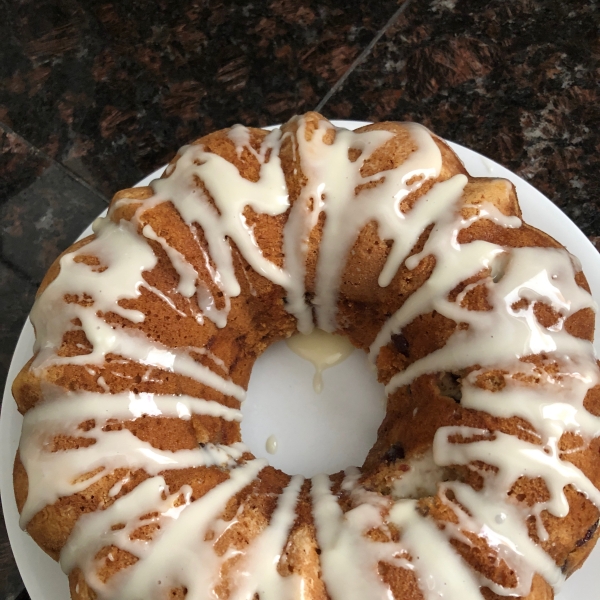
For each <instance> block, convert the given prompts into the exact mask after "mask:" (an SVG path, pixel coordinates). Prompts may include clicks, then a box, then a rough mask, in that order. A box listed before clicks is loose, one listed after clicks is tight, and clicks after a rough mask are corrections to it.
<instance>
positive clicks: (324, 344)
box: [285, 327, 354, 394]
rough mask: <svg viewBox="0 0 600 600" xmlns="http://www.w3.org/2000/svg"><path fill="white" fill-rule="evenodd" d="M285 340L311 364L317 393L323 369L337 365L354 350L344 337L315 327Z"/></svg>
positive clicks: (320, 386) (321, 388)
mask: <svg viewBox="0 0 600 600" xmlns="http://www.w3.org/2000/svg"><path fill="white" fill-rule="evenodd" d="M285 342H286V344H287V345H288V348H290V350H292V351H293V352H295V353H296V354H297V355H298V356H300V357H301V358H303V359H305V360H308V361H309V362H311V363H312V364H313V366H314V368H315V376H314V378H313V388H314V390H315V392H317V394H320V393H321V392H322V391H323V371H324V370H325V369H329V368H331V367H334V366H335V365H339V364H340V363H341V362H342V361H344V360H346V359H347V358H348V357H349V356H350V354H352V352H354V346H353V345H352V344H351V343H350V341H349V340H347V339H346V338H344V337H342V336H340V335H332V334H331V333H327V332H325V331H323V330H322V329H318V328H316V327H315V328H314V329H313V330H312V331H311V332H310V333H309V334H304V333H299V334H297V335H293V336H292V337H289V338H288V339H287V340H286V341H285Z"/></svg>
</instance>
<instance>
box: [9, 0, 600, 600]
mask: <svg viewBox="0 0 600 600" xmlns="http://www.w3.org/2000/svg"><path fill="white" fill-rule="evenodd" d="M154 4H155V5H156V8H155V9H154V10H153V11H149V10H148V8H147V7H148V4H147V3H143V2H141V1H139V0H137V1H134V0H123V1H121V2H103V1H95V2H92V1H91V0H88V1H83V0H53V1H50V0H36V2H33V1H28V0H22V1H21V2H18V3H17V2H13V1H12V0H0V15H2V18H0V57H1V60H0V152H1V153H0V226H1V229H0V242H1V247H0V308H1V309H2V315H3V318H2V320H1V321H0V328H1V332H2V335H1V337H0V344H1V345H0V381H1V382H2V383H4V381H5V379H6V373H7V370H8V366H9V363H10V358H11V354H12V351H13V349H14V346H15V344H16V341H17V338H18V334H19V332H20V330H21V327H22V325H23V323H24V321H25V319H26V316H27V314H28V312H29V310H30V308H31V305H32V303H33V299H34V295H35V290H36V288H37V286H38V284H39V282H40V280H41V277H42V276H43V274H44V272H45V271H46V269H47V268H48V266H49V265H50V264H51V263H52V261H53V260H54V259H55V258H56V256H57V255H58V254H59V253H60V252H61V251H62V250H63V249H64V248H65V247H67V246H68V245H69V243H70V242H71V241H72V240H74V239H75V238H76V237H77V236H78V235H79V234H80V233H81V231H82V230H83V229H84V228H85V227H86V226H87V225H88V224H89V223H90V221H91V220H92V219H93V218H94V217H95V216H96V215H97V214H98V213H99V212H100V211H101V210H103V208H104V207H105V206H106V204H107V202H108V199H109V198H110V197H111V195H112V194H113V193H114V192H115V191H116V190H118V189H119V188H121V187H126V186H129V185H131V184H132V183H134V182H135V181H137V180H139V179H140V178H141V177H143V176H144V175H146V174H147V173H149V172H151V171H153V170H154V169H156V168H157V167H158V166H160V165H161V164H164V163H165V162H166V161H167V160H168V159H169V158H170V157H171V156H172V155H173V153H174V151H175V150H176V149H177V147H178V146H180V145H181V144H183V143H186V142H187V141H189V140H190V139H193V138H194V137H197V136H199V135H202V134H204V133H206V132H208V131H210V130H212V129H215V128H220V127H224V126H227V125H231V124H233V123H236V122H244V123H246V124H249V125H264V124H269V123H274V122H281V121H284V120H286V119H287V118H288V117H290V116H291V115H293V114H295V113H298V112H304V111H306V110H310V109H314V108H316V107H317V106H318V105H319V104H320V103H321V101H322V100H323V99H324V98H325V99H326V102H325V103H324V105H323V106H322V107H321V111H322V112H323V113H324V114H325V115H326V116H328V117H330V118H342V119H343V118H352V119H361V120H365V119H369V120H385V119H394V120H402V119H408V120H416V121H421V122H424V123H425V124H426V125H428V126H430V127H431V128H432V129H433V130H434V131H436V132H437V133H438V134H440V135H442V136H443V137H446V138H447V139H450V140H453V141H456V142H459V143H461V144H463V145H465V146H468V147H470V148H473V149H474V150H477V151H479V152H481V153H483V154H485V155H487V156H489V157H491V158H493V159H495V160H497V161H498V162H500V163H502V164H504V165H505V166H507V167H509V168H510V169H512V170H514V171H516V172H517V173H518V174H520V175H521V176H522V177H524V178H525V179H527V180H529V181H530V182H531V183H532V184H533V185H534V186H536V187H537V188H539V189H540V190H541V191H542V192H544V193H545V194H546V195H547V196H548V197H549V198H551V199H552V200H553V201H554V202H555V203H556V204H557V205H558V206H560V207H561V208H562V209H563V210H564V211H565V212H566V213H567V214H568V215H569V216H570V217H571V218H572V219H573V220H574V221H575V223H576V224H577V225H578V226H579V227H580V228H581V229H582V230H583V232H584V233H585V234H586V235H587V236H588V237H589V239H590V240H591V241H592V243H594V244H596V247H597V248H600V202H599V200H598V197H599V193H600V164H599V163H600V158H599V157H600V138H599V136H598V131H599V130H600V108H599V105H600V103H599V101H598V100H599V98H598V94H599V91H598V84H597V81H598V78H599V77H600V6H599V5H598V2H597V1H595V0H588V1H583V0H569V1H568V2H559V1H558V0H511V1H510V2H507V1H505V0H491V1H484V0H407V1H406V2H405V4H404V5H403V4H402V1H401V0H398V1H397V0H381V1H378V2H377V3H373V2H367V1H366V0H357V1H356V2H343V1H337V0H325V1H321V2H317V1H316V0H313V1H311V2H306V1H301V2H295V1H292V0H273V1H271V2H268V1H263V0H257V1H253V2H235V1H234V0H230V1H228V2H217V1H215V0H206V1H205V2H194V1H192V0H178V1H175V0H169V1H167V0H158V1H157V2H156V3H154ZM373 42H375V43H373ZM357 59H360V60H359V62H358V64H356V62H355V61H357ZM19 595H20V596H21V598H26V592H25V591H24V590H23V586H22V583H21V581H20V578H19V575H18V572H17V570H16V566H15V564H14V560H13V558H12V555H11V552H10V547H9V545H8V541H7V538H6V532H5V530H4V529H3V528H0V599H4V600H12V599H14V598H16V597H17V596H19Z"/></svg>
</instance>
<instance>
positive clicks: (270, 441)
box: [265, 435, 277, 454]
mask: <svg viewBox="0 0 600 600" xmlns="http://www.w3.org/2000/svg"><path fill="white" fill-rule="evenodd" d="M265 448H266V450H267V452H268V453H269V454H275V452H277V438H276V437H275V436H274V435H270V436H269V437H268V438H267V442H266V443H265Z"/></svg>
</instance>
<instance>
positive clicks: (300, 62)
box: [0, 0, 397, 196]
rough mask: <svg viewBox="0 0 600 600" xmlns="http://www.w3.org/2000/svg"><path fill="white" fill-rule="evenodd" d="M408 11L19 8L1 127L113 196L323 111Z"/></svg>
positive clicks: (53, 1) (387, 3) (1, 100)
mask: <svg viewBox="0 0 600 600" xmlns="http://www.w3.org/2000/svg"><path fill="white" fill-rule="evenodd" d="M396 8H397V2H396V0H383V1H380V2H378V3H377V8H376V10H373V8H372V3H370V2H368V1H366V0H361V1H357V2H355V3H354V2H353V3H352V4H351V5H350V4H345V3H340V2H336V1H335V0H328V1H324V2H323V1H321V2H317V1H313V2H303V3H301V4H299V3H297V2H294V1H293V0H274V1H272V2H266V1H264V0H263V1H259V2H235V1H230V2H217V1H214V0H211V1H208V2H203V3H198V2H192V1H190V0H185V1H181V2H173V1H171V2H169V1H165V0H162V1H159V2H156V3H152V9H150V8H149V5H148V4H147V3H145V2H139V1H132V0H128V1H123V2H85V1H81V0H36V1H35V2H34V1H32V0H30V1H25V2H20V3H19V5H18V8H17V7H9V8H7V10H6V13H7V15H8V18H7V19H6V20H4V22H3V23H0V35H1V36H2V39H3V45H4V47H5V53H6V56H9V57H10V60H3V61H0V121H3V122H4V123H6V124H8V125H9V126H10V127H12V128H13V129H14V130H16V131H18V132H19V133H20V134H21V135H23V136H24V137H25V138H26V139H27V140H29V141H30V142H32V143H33V144H35V145H36V146H37V147H39V148H41V149H42V150H43V151H44V152H46V153H47V154H48V155H49V156H51V157H52V158H54V159H56V160H57V161H59V162H61V163H62V164H64V165H65V166H67V167H68V168H69V169H71V170H72V171H74V172H75V173H77V174H78V175H79V176H81V177H82V178H83V179H85V180H86V181H87V182H88V183H90V184H91V185H93V186H95V187H96V188H97V189H99V190H101V191H102V192H103V193H104V194H105V195H108V196H110V195H112V194H113V193H114V192H115V191H116V190H118V189H120V188H122V187H126V186H128V185H131V184H132V183H134V182H135V181H137V180H139V179H140V178H141V177H142V176H144V175H146V174H147V173H149V172H151V171H153V170H154V169H156V168H157V167H158V166H160V165H161V164H164V163H165V162H166V161H167V160H168V159H169V158H171V156H172V155H173V153H174V150H175V149H176V148H177V147H178V146H180V145H182V144H184V143H186V142H188V141H190V140H192V139H194V138H195V137H198V136H199V135H202V134H204V133H207V132H208V131H210V130H213V129H215V128H222V127H225V126H228V125H232V124H234V123H236V122H244V123H247V124H253V125H266V124H269V123H273V122H281V121H283V120H286V119H288V118H289V117H290V116H292V115H293V114H295V113H298V112H305V111H306V110H309V109H311V108H313V107H314V106H315V105H316V104H317V102H318V101H319V99H320V98H321V97H322V96H324V95H325V93H326V92H327V91H328V90H329V88H330V87H331V85H333V83H335V81H337V79H338V78H339V77H340V76H341V75H342V74H343V73H344V71H345V70H346V69H347V67H348V66H349V65H350V64H351V62H352V61H353V60H354V58H355V57H356V56H357V55H358V54H359V53H360V51H361V50H362V49H363V48H364V46H366V45H367V44H368V42H370V41H371V39H372V38H373V36H374V35H375V33H376V32H377V30H378V29H379V28H380V27H381V26H382V25H383V24H384V23H385V22H386V20H387V19H388V18H389V17H390V15H391V14H392V13H393V12H394V10H395V9H396Z"/></svg>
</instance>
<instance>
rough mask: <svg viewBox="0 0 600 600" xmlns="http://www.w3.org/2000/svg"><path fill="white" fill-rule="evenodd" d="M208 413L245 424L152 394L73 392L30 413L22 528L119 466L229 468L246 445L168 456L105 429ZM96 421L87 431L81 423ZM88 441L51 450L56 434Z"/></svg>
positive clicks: (212, 405)
mask: <svg viewBox="0 0 600 600" xmlns="http://www.w3.org/2000/svg"><path fill="white" fill-rule="evenodd" d="M192 413H195V414H205V415H211V416H215V417H222V418H225V419H227V420H236V421H239V420H241V413H240V412H239V411H237V410H233V409H230V408H227V407H225V406H222V405H220V404H217V403H216V402H207V401H206V400H199V399H197V398H192V397H190V396H165V397H159V396H153V395H151V394H143V395H137V394H133V393H124V394H115V395H109V394H102V395H100V397H99V395H98V394H93V393H85V392H80V393H71V394H67V395H65V396H63V397H60V398H54V399H52V401H50V402H46V403H43V404H40V405H38V406H36V407H34V408H33V409H31V410H29V411H28V412H27V414H26V415H25V417H24V420H23V435H22V437H21V443H20V446H19V455H20V457H21V462H22V463H23V465H24V467H25V469H26V471H27V473H28V476H29V490H28V493H27V501H26V502H25V506H24V507H23V510H22V512H21V525H22V526H23V527H24V526H25V525H26V524H27V523H28V522H29V520H30V519H31V517H33V515H35V514H36V513H37V512H38V511H39V510H41V509H42V508H43V507H44V506H46V505H47V504H53V503H54V502H55V501H56V500H57V499H58V498H60V497H63V496H70V495H71V494H75V493H77V492H80V491H82V490H84V489H86V488H88V487H89V486H90V485H92V484H93V483H95V482H96V481H98V480H99V479H101V478H102V477H104V476H106V475H108V474H110V473H111V472H112V471H114V470H115V469H118V468H127V469H130V470H135V469H143V470H144V471H145V472H146V473H148V474H155V475H156V474H158V473H160V472H161V471H163V470H164V469H165V468H179V469H181V468H185V467H198V466H209V465H228V464H229V465H231V464H233V463H234V462H235V460H237V459H238V458H239V457H240V456H241V455H242V454H243V452H244V450H245V448H244V447H243V445H242V444H235V445H232V446H215V445H213V444H207V445H205V446H204V447H203V448H197V449H195V450H178V451H177V452H170V451H165V450H158V449H157V448H153V447H152V446H151V445H150V444H149V443H147V442H143V441H142V440H140V439H139V438H137V437H136V436H135V435H133V433H131V432H130V431H129V430H128V429H125V428H123V429H119V430H105V429H104V426H105V425H106V423H107V422H108V421H109V420H111V419H122V420H125V419H131V418H135V417H139V416H141V415H143V414H147V415H161V414H162V415H165V416H171V417H180V418H184V419H186V418H187V419H189V418H190V416H191V414H192ZM90 420H93V421H94V426H93V427H92V428H89V429H88V430H87V431H84V430H83V429H81V428H80V427H79V425H80V424H81V423H83V422H86V421H90ZM59 435H60V436H69V437H73V438H76V439H79V440H85V441H86V443H88V442H91V445H88V446H86V447H79V448H74V449H72V450H61V451H58V452H56V451H53V450H52V448H53V444H54V438H55V436H59Z"/></svg>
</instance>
